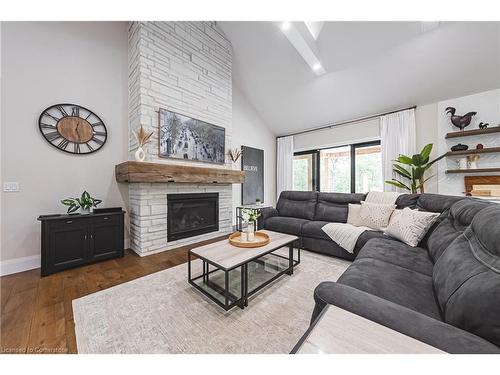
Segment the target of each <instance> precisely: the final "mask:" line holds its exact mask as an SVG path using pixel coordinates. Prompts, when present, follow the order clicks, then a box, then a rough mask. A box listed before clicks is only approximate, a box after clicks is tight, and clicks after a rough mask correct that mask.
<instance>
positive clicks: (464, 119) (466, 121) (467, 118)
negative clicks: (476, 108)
mask: <svg viewBox="0 0 500 375" xmlns="http://www.w3.org/2000/svg"><path fill="white" fill-rule="evenodd" d="M455 112H456V109H455V108H453V107H447V108H446V114H448V115H451V116H450V120H451V123H452V124H453V125H454V126H456V127H457V128H459V129H460V130H464V128H465V127H466V126H469V125H470V122H471V120H472V117H473V116H475V115H477V112H468V113H466V114H465V115H463V116H459V115H455Z"/></svg>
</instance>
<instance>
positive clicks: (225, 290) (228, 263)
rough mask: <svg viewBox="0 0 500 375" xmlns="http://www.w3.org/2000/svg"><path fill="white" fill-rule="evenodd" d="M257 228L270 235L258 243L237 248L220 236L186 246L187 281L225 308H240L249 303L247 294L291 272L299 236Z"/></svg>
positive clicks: (298, 256)
mask: <svg viewBox="0 0 500 375" xmlns="http://www.w3.org/2000/svg"><path fill="white" fill-rule="evenodd" d="M260 232H264V233H266V234H267V235H269V238H270V241H269V243H268V244H267V245H264V246H261V247H256V248H240V247H236V246H233V245H231V244H230V243H229V241H228V240H222V241H218V242H214V243H211V244H208V245H204V246H200V247H197V248H194V249H191V250H189V252H188V281H189V283H190V284H191V285H193V286H194V287H195V288H196V289H198V290H199V291H200V292H202V293H203V294H204V295H206V296H207V297H208V298H210V299H211V300H212V301H214V302H215V303H217V304H218V305H219V306H220V307H222V308H223V309H225V310H229V309H231V308H233V307H234V306H239V307H240V308H242V309H243V308H245V306H248V297H250V296H251V295H253V294H254V293H257V292H258V291H259V290H261V289H262V288H264V287H265V286H267V285H269V284H270V283H272V282H273V281H274V280H276V279H278V278H279V277H281V276H283V275H292V274H293V269H294V267H295V266H297V265H298V264H299V263H300V248H297V249H296V251H295V249H294V243H295V242H296V241H297V240H298V239H299V238H298V237H297V236H292V235H289V234H284V233H278V232H272V231H268V230H262V231H260ZM283 248H287V249H286V250H285V249H283ZM295 252H296V253H297V256H296V258H294V255H295V254H294V253H295Z"/></svg>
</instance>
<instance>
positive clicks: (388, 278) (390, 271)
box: [338, 244, 442, 320]
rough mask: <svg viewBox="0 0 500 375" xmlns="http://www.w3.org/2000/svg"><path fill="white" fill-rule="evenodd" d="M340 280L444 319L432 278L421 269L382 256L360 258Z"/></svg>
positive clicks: (339, 281) (341, 282)
mask: <svg viewBox="0 0 500 375" xmlns="http://www.w3.org/2000/svg"><path fill="white" fill-rule="evenodd" d="M367 245H368V244H367ZM338 283H340V284H345V285H349V286H351V287H353V288H356V289H360V290H363V291H365V292H367V293H371V294H373V295H375V296H378V297H380V298H383V299H386V300H388V301H391V302H394V303H397V304H399V305H402V306H405V307H408V308H410V309H412V310H415V311H418V312H420V313H422V314H425V315H428V316H430V317H432V318H435V319H439V320H442V319H441V315H440V312H439V307H438V305H437V303H436V300H435V298H434V292H433V289H432V278H431V277H430V276H427V275H424V274H422V273H420V272H416V271H413V270H410V269H408V268H404V267H401V266H397V265H395V264H392V263H388V262H385V261H382V260H379V259H373V258H358V259H356V261H354V263H353V264H351V266H350V267H349V268H348V269H347V270H346V271H345V272H344V273H343V274H342V276H340V278H339V279H338Z"/></svg>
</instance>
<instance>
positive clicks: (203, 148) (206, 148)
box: [158, 108, 226, 164]
mask: <svg viewBox="0 0 500 375" xmlns="http://www.w3.org/2000/svg"><path fill="white" fill-rule="evenodd" d="M158 113H159V128H160V134H159V137H158V138H159V156H160V157H161V158H174V159H185V160H193V161H203V162H209V163H215V164H224V158H225V143H226V130H225V129H224V128H223V127H221V126H216V125H213V124H209V123H207V122H205V121H201V120H196V119H194V118H191V117H188V116H184V115H181V114H179V113H175V112H172V111H167V110H166V109H163V108H160V109H159V111H158Z"/></svg>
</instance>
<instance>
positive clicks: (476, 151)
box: [446, 147, 500, 156]
mask: <svg viewBox="0 0 500 375" xmlns="http://www.w3.org/2000/svg"><path fill="white" fill-rule="evenodd" d="M491 152H500V147H488V148H481V149H473V150H465V151H448V152H447V153H446V156H460V155H474V154H488V153H491Z"/></svg>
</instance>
